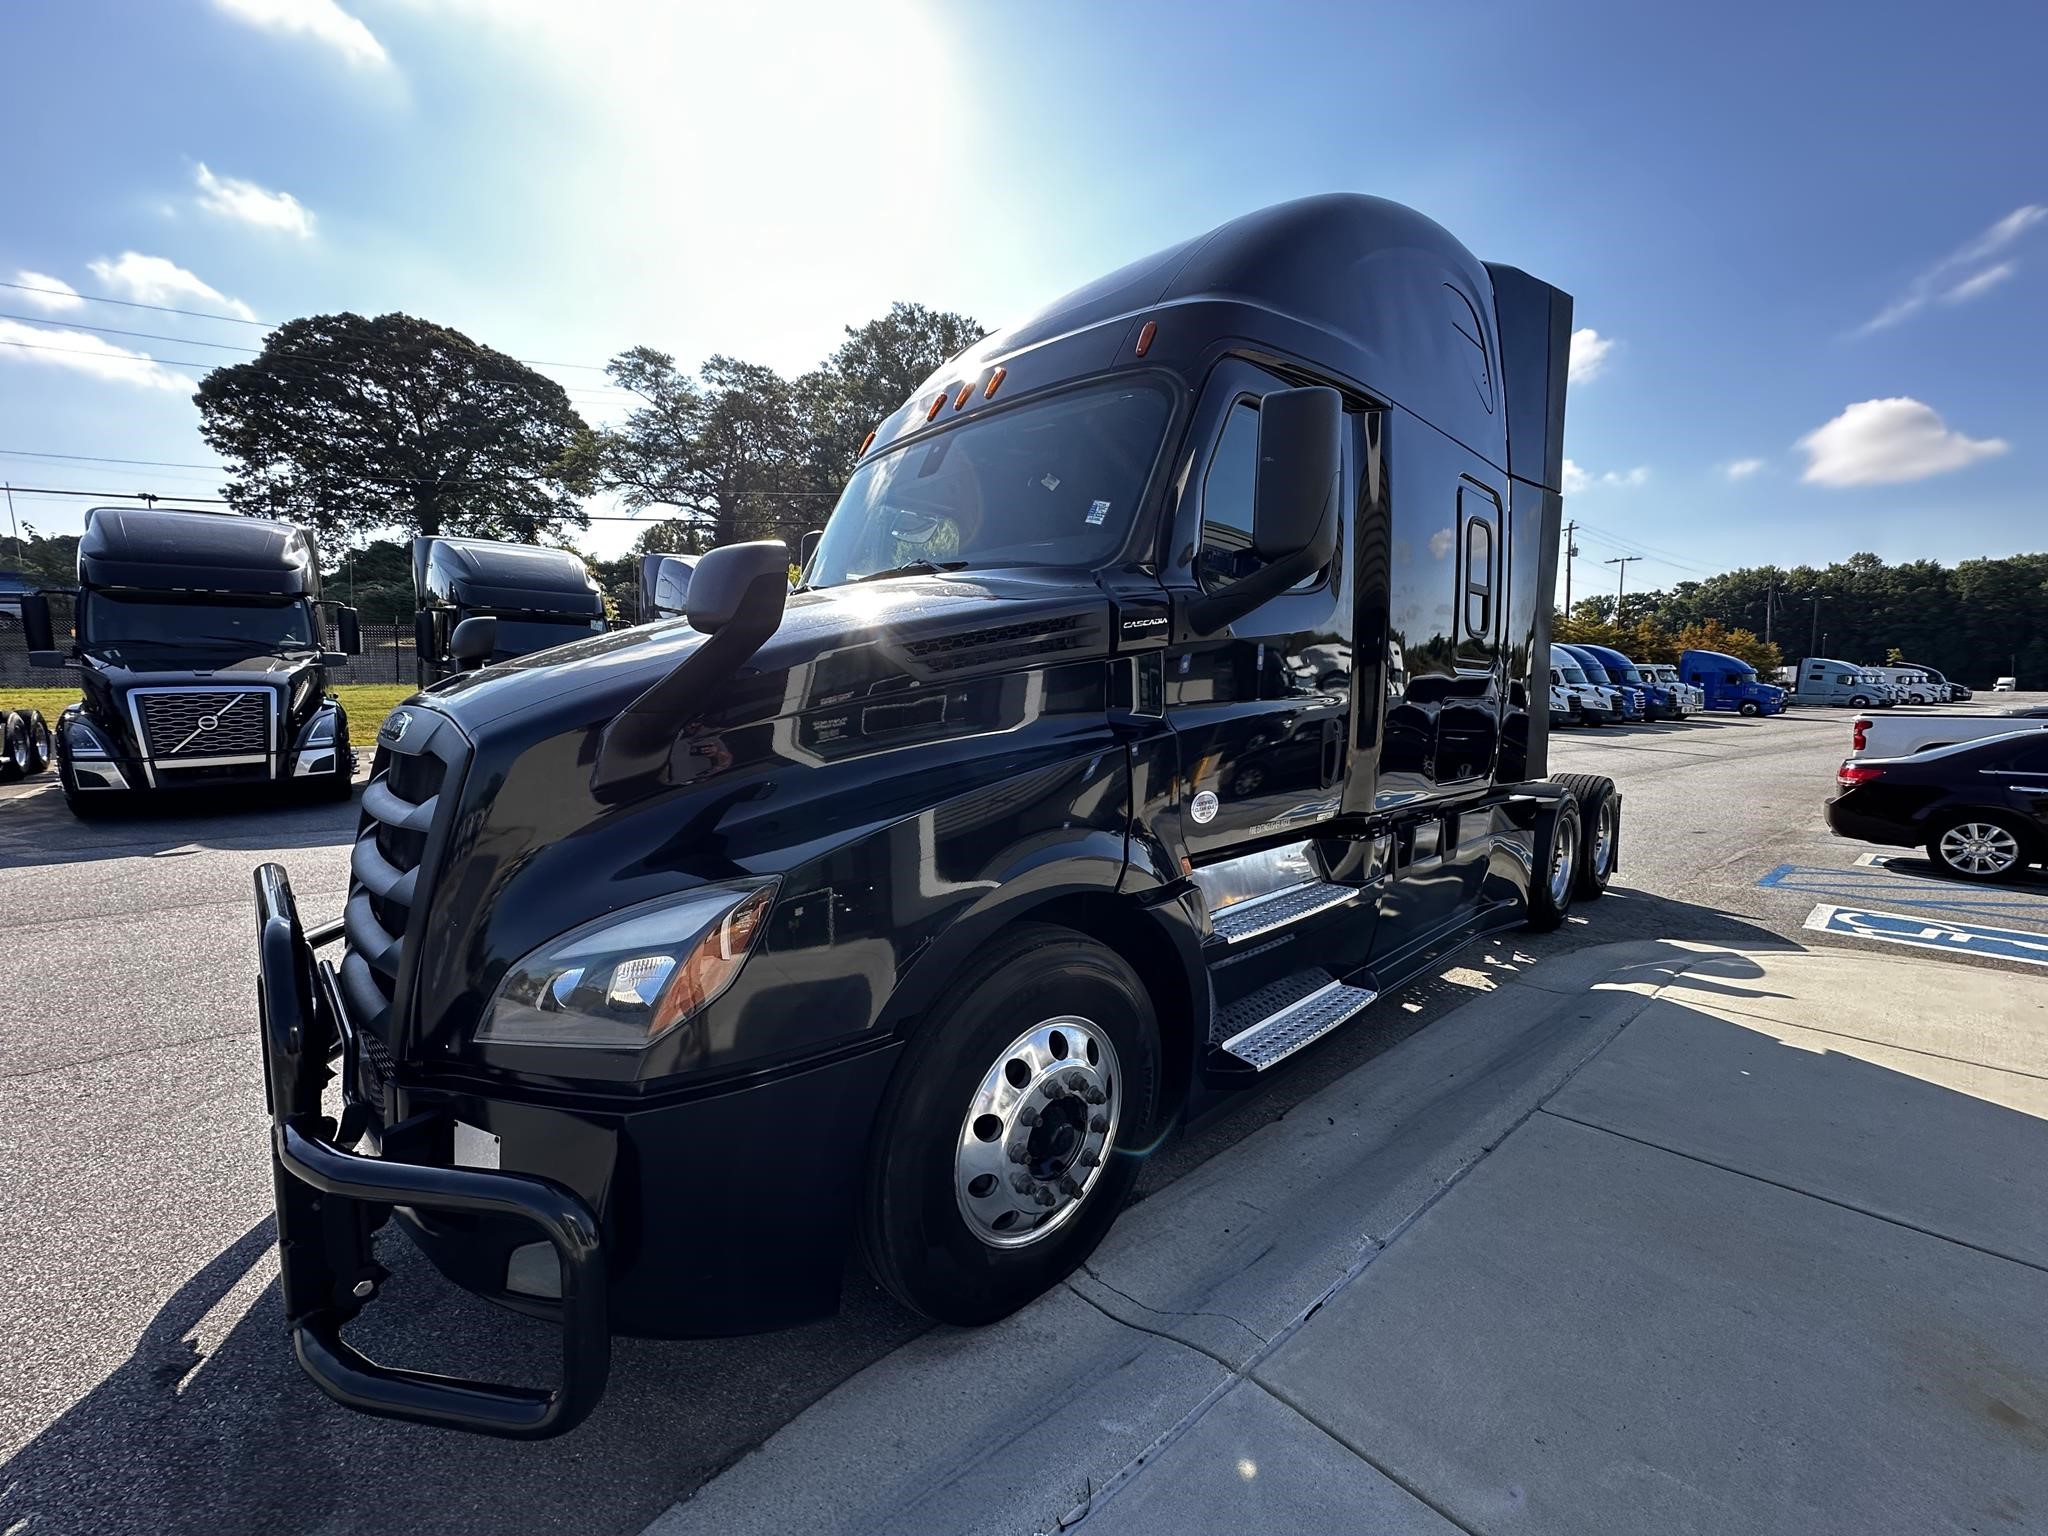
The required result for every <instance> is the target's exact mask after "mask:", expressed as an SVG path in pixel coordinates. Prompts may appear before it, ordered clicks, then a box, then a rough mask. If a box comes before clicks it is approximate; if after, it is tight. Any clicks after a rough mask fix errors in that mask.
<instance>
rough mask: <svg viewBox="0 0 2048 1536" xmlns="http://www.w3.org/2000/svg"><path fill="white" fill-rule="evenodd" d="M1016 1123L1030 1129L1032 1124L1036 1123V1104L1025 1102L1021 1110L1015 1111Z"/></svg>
mask: <svg viewBox="0 0 2048 1536" xmlns="http://www.w3.org/2000/svg"><path fill="white" fill-rule="evenodd" d="M1017 1123H1018V1124H1019V1125H1021V1126H1023V1127H1024V1129H1025V1130H1027V1131H1028V1130H1030V1129H1031V1127H1032V1126H1034V1125H1036V1124H1038V1106H1037V1105H1035V1104H1026V1105H1025V1106H1024V1107H1023V1108H1022V1109H1021V1110H1019V1111H1018V1112H1017Z"/></svg>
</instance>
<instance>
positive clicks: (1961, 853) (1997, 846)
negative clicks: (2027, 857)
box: [1941, 821, 2020, 875]
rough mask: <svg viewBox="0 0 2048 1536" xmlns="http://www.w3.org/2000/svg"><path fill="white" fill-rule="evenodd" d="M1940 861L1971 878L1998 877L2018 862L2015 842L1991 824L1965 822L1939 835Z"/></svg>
mask: <svg viewBox="0 0 2048 1536" xmlns="http://www.w3.org/2000/svg"><path fill="white" fill-rule="evenodd" d="M1941 861H1942V863H1944V864H1946V865H1948V866H1949V867H1950V868H1951V869H1959V870H1961V871H1963V872H1964V873H1965V874H1971V875H2002V874H2004V873H2005V872H2006V871H2007V870H2008V869H2011V868H2012V867H2013V865H2015V864H2017V863H2019V861H2020V844H2019V839H2018V838H2016V837H2014V836H2013V835H2012V834H2011V833H2010V832H2008V831H2006V829H2005V828H2003V827H2001V826H2000V825H1998V823H1997V822H1995V821H1966V822H1963V823H1961V824H1960V825H1958V826H1953V827H1950V828H1949V829H1948V830H1947V831H1946V832H1944V833H1942V834H1941Z"/></svg>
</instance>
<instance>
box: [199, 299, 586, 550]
mask: <svg viewBox="0 0 2048 1536" xmlns="http://www.w3.org/2000/svg"><path fill="white" fill-rule="evenodd" d="M193 402H194V403H195V404H196V405H197V406H198V407H199V414H200V428H199V430H200V435H201V436H202V437H204V438H205V439H206V442H207V444H208V445H209V446H210V447H212V448H213V449H214V450H215V451H216V452H217V453H219V454H221V455H222V456H223V457H225V458H226V459H228V460H229V461H230V463H231V465H232V466H233V475H232V478H231V479H230V480H229V482H228V484H227V486H226V487H225V490H226V495H227V499H228V502H229V504H230V505H231V506H233V507H234V508H235V510H236V511H238V512H246V513H251V514H255V515H260V516H276V517H284V518H288V519H290V520H291V521H293V522H297V523H301V524H304V525H305V526H307V527H310V528H312V529H314V530H315V531H317V532H319V533H321V534H325V535H328V536H330V537H332V538H337V539H350V538H356V537H361V536H363V535H365V534H368V533H369V532H371V531H373V530H376V529H380V528H403V529H407V530H409V531H411V532H413V533H428V534H435V533H464V534H473V535H476V536H478V537H482V538H496V539H532V538H534V537H536V536H537V535H539V534H541V533H544V532H548V533H552V532H558V531H559V530H561V529H563V528H565V527H572V526H573V527H582V526H586V525H587V523H588V518H587V517H586V516H585V515H584V513H583V510H582V504H581V498H582V496H583V495H584V494H586V493H587V492H588V490H589V489H590V485H591V478H592V471H593V469H594V467H595V460H594V439H593V437H592V434H591V431H590V429H589V427H588V426H586V425H585V424H584V421H583V418H582V417H581V416H579V415H577V413H576V410H575V408H574V407H573V406H572V405H571V404H570V403H569V397H568V395H567V394H566V393H565V392H564V391H563V389H562V386H561V385H559V384H557V383H555V381H554V380H552V379H550V378H547V377H545V376H544V375H542V374H539V373H536V372H535V371H534V370H533V369H531V368H529V367H527V366H526V365H525V364H524V363H521V362H519V361H518V360H517V359H515V358H511V357H507V356H506V355H505V354H504V353H502V352H498V351H494V350H492V349H491V348H489V347H486V346H483V345H481V344H479V343H477V342H475V341H472V340H470V338H469V337H467V336H465V335H463V334H462V333H461V332H460V331H455V330H450V329H449V328H448V327H446V326H442V325H435V324H433V323H432V322H430V321H426V320H419V319H415V318H414V317H413V316H411V315H400V314H391V315H379V316H377V317H376V318H374V319H368V318H365V317H364V316H362V315H354V314H338V315H312V316H308V317H306V318H304V319H299V320H291V321H287V322H286V323H285V324H283V325H281V326H279V327H278V328H277V329H276V330H274V331H272V332H271V333H270V335H269V336H268V337H267V338H266V339H265V341H264V344H263V351H262V353H261V354H260V355H259V356H258V357H256V358H255V359H254V360H253V361H250V362H246V363H234V364H230V365H229V366H227V367H223V368H216V369H214V370H213V372H211V373H209V374H207V375H206V377H205V378H203V379H201V380H200V382H199V391H198V393H197V394H196V395H194V396H193Z"/></svg>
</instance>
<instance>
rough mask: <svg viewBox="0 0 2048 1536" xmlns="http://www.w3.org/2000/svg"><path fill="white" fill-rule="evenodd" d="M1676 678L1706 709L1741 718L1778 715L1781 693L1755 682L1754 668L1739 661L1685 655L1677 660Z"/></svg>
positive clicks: (1713, 653) (1770, 685)
mask: <svg viewBox="0 0 2048 1536" xmlns="http://www.w3.org/2000/svg"><path fill="white" fill-rule="evenodd" d="M1678 675H1679V677H1681V678H1682V679H1684V680H1685V681H1686V682H1688V683H1691V684H1692V685H1693V686H1694V687H1695V688H1697V689H1699V690H1700V692H1701V693H1703V694H1705V695H1706V699H1707V704H1706V707H1707V708H1708V709H1727V710H1734V711H1735V712H1736V713H1737V714H1742V715H1781V714H1783V713H1784V712H1785V690H1784V689H1782V688H1780V687H1778V686H1777V685H1776V684H1774V683H1760V682H1758V681H1757V676H1756V668H1755V667H1752V666H1751V665H1750V664H1749V663H1748V662H1746V661H1743V660H1742V659H1741V658H1740V657H1736V656H1724V655H1722V654H1721V653H1720V652H1719V651H1687V652H1686V653H1685V654H1684V655H1683V656H1680V657H1679V658H1678Z"/></svg>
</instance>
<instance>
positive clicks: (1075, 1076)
mask: <svg viewBox="0 0 2048 1536" xmlns="http://www.w3.org/2000/svg"><path fill="white" fill-rule="evenodd" d="M1067 1088H1068V1090H1069V1091H1070V1092H1073V1093H1086V1092H1087V1091H1088V1074H1087V1073H1086V1072H1069V1073H1068V1074H1067Z"/></svg>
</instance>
